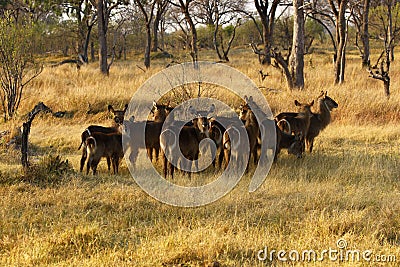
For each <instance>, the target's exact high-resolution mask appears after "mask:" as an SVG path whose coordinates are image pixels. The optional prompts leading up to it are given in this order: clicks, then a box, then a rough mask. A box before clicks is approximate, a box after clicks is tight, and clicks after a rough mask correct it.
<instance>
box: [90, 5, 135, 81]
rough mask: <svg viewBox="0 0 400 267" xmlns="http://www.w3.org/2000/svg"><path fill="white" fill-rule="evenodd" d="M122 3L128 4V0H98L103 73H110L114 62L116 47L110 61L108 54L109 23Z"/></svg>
mask: <svg viewBox="0 0 400 267" xmlns="http://www.w3.org/2000/svg"><path fill="white" fill-rule="evenodd" d="M121 4H128V3H127V2H126V1H118V0H117V1H115V2H114V1H110V0H96V8H97V26H98V35H99V65H100V71H101V73H103V74H105V75H108V74H109V73H110V67H111V65H112V63H113V62H114V57H115V49H113V57H112V59H111V62H110V63H108V61H107V55H108V48H107V30H108V23H109V20H110V17H111V14H112V11H113V10H114V9H115V8H117V7H118V5H121Z"/></svg>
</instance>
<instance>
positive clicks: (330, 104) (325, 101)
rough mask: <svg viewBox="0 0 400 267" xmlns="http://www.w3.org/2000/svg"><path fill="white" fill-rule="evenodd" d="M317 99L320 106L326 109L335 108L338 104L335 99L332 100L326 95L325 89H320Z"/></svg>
mask: <svg viewBox="0 0 400 267" xmlns="http://www.w3.org/2000/svg"><path fill="white" fill-rule="evenodd" d="M318 101H319V103H320V108H323V107H325V108H326V109H327V110H328V111H332V109H334V108H337V107H338V106H339V105H338V103H336V101H335V100H333V99H332V98H330V97H329V96H328V92H327V91H325V92H324V91H321V94H320V95H319V96H318ZM323 105H324V106H323Z"/></svg>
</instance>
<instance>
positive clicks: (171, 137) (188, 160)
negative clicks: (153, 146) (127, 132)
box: [160, 105, 215, 178]
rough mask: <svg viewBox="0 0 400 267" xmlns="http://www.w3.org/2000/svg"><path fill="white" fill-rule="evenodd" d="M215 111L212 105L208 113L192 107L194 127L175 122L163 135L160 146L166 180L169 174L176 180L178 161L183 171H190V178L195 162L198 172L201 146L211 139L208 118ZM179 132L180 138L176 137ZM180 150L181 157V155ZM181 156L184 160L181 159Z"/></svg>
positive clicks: (190, 109) (190, 108)
mask: <svg viewBox="0 0 400 267" xmlns="http://www.w3.org/2000/svg"><path fill="white" fill-rule="evenodd" d="M214 110H215V106H214V105H211V107H210V109H209V110H208V111H197V110H196V109H195V108H194V107H192V106H191V107H189V111H190V113H191V114H192V115H194V116H195V118H194V119H193V120H192V123H193V126H189V125H186V123H185V122H179V121H175V122H174V123H171V124H170V126H169V127H168V128H167V129H165V130H164V131H163V132H162V133H161V135H160V146H161V149H162V152H163V156H164V161H163V174H164V177H165V178H167V176H168V174H169V175H170V176H171V178H174V170H175V166H177V164H178V161H180V166H181V170H186V171H188V175H189V177H190V175H191V172H190V171H189V170H190V169H191V167H192V162H193V161H195V165H196V170H197V169H198V166H197V164H198V162H197V160H198V158H199V153H200V149H199V145H200V142H201V140H203V139H204V138H208V137H210V124H209V119H210V118H208V115H209V114H210V113H213V112H214ZM179 129H180V131H179ZM177 132H179V136H176V134H175V133H177ZM178 149H179V150H180V152H181V155H179V153H178ZM181 156H183V157H184V158H181ZM168 159H169V160H168ZM174 165H175V166H174Z"/></svg>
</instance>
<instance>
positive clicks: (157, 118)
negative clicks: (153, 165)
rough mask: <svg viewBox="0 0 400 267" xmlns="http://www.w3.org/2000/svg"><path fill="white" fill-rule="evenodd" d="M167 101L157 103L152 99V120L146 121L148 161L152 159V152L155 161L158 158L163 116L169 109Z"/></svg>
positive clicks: (164, 116)
mask: <svg viewBox="0 0 400 267" xmlns="http://www.w3.org/2000/svg"><path fill="white" fill-rule="evenodd" d="M171 109H172V108H171V107H170V106H169V102H168V104H166V105H162V104H157V103H156V101H153V108H152V113H153V119H154V120H153V121H147V122H146V130H145V137H146V150H147V155H148V157H149V159H150V161H153V154H154V153H155V161H157V160H158V155H159V153H160V134H161V129H162V126H163V123H164V121H165V118H166V117H167V115H168V113H169V112H170V111H171Z"/></svg>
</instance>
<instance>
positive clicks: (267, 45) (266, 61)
mask: <svg viewBox="0 0 400 267" xmlns="http://www.w3.org/2000/svg"><path fill="white" fill-rule="evenodd" d="M268 24H269V23H268V17H266V18H265V21H263V22H262V25H263V41H264V57H262V58H261V59H260V60H261V62H260V63H261V64H262V65H267V66H269V65H271V41H270V39H271V38H270V34H269V30H268Z"/></svg>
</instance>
